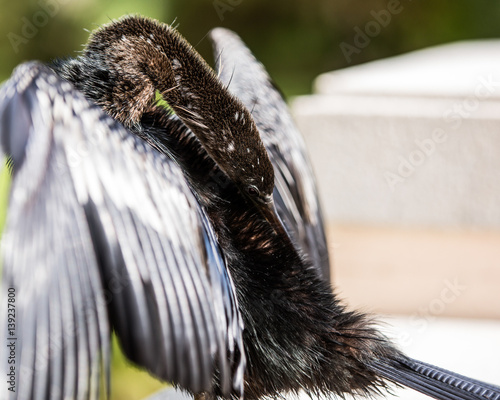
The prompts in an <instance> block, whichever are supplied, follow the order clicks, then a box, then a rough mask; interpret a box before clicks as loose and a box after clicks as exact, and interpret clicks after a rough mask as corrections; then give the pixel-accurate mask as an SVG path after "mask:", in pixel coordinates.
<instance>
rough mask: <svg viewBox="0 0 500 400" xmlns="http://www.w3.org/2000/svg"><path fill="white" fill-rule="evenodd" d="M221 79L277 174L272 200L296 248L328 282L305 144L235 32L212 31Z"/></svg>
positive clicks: (277, 94)
mask: <svg viewBox="0 0 500 400" xmlns="http://www.w3.org/2000/svg"><path fill="white" fill-rule="evenodd" d="M210 35H211V39H212V41H213V43H214V54H215V58H216V67H217V72H218V74H219V78H220V80H221V81H222V82H223V83H224V84H225V85H227V86H228V89H229V91H230V92H232V93H233V94H234V95H235V96H236V97H238V98H239V99H240V100H241V101H242V102H243V104H244V105H245V107H247V108H248V109H249V110H250V112H251V114H252V117H253V118H254V120H255V123H256V124H257V127H258V129H259V132H260V135H261V138H262V141H263V142H264V146H265V147H266V149H267V152H268V153H269V157H270V158H271V162H272V164H273V166H274V171H275V185H276V186H275V190H274V202H275V204H276V209H277V211H278V215H279V216H280V218H281V220H282V221H283V222H284V224H285V227H286V229H287V231H288V233H289V234H290V236H291V238H292V240H293V241H294V242H295V244H296V246H297V247H298V248H299V249H301V251H302V252H303V253H304V255H305V256H306V257H307V258H308V259H309V260H310V261H311V262H312V264H313V265H314V266H315V267H316V268H317V269H318V270H319V271H320V272H321V274H322V276H323V277H325V278H326V279H327V280H329V279H330V264H329V257H328V247H327V242H326V238H325V232H324V227H323V218H322V214H321V208H320V204H319V201H318V194H317V189H316V183H315V178H314V174H313V172H312V168H311V164H310V162H309V158H308V156H307V154H306V150H305V145H304V141H303V139H302V137H301V135H300V133H299V131H298V130H297V128H296V126H295V124H294V122H293V120H292V117H291V115H290V112H289V111H288V107H287V105H286V103H285V101H284V100H283V97H282V96H281V94H280V92H279V91H278V90H277V89H276V87H275V86H274V84H273V83H272V81H271V79H270V78H269V75H268V74H267V72H266V70H265V69H264V67H263V65H262V64H261V63H260V62H259V61H257V60H256V59H255V57H254V56H253V55H252V53H251V52H250V50H249V49H248V48H247V47H246V46H245V44H244V43H243V42H242V41H241V39H240V38H239V37H238V36H237V35H236V34H235V33H233V32H231V31H229V30H227V29H223V28H217V29H214V30H212V32H211V34H210Z"/></svg>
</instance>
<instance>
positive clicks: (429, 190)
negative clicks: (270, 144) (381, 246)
mask: <svg viewBox="0 0 500 400" xmlns="http://www.w3.org/2000/svg"><path fill="white" fill-rule="evenodd" d="M316 88H317V91H318V92H319V93H320V94H318V95H312V96H303V97H299V98H297V99H295V101H294V102H293V104H292V108H293V112H294V115H295V118H296V121H297V123H298V125H299V128H300V129H301V131H302V132H303V134H304V136H305V139H306V143H307V145H308V148H309V151H310V153H311V155H312V161H313V166H314V168H315V170H316V173H317V176H318V181H319V187H320V191H321V194H322V199H323V206H324V209H325V212H326V215H327V218H328V219H329V220H330V221H334V222H342V223H353V222H354V223H358V224H359V223H361V224H366V223H367V224H388V225H396V226H401V225H407V226H435V227H479V228H487V229H498V228H500V42H498V41H487V42H484V43H483V42H472V43H469V42H466V43H458V44H453V45H448V46H441V47H438V48H433V49H428V50H423V51H419V52H415V53H411V54H408V55H404V56H399V57H395V58H392V59H387V60H381V61H376V62H372V63H368V64H365V65H361V66H356V67H352V68H348V69H345V70H340V71H335V72H332V73H328V74H325V75H322V76H320V77H319V78H318V80H317V84H316Z"/></svg>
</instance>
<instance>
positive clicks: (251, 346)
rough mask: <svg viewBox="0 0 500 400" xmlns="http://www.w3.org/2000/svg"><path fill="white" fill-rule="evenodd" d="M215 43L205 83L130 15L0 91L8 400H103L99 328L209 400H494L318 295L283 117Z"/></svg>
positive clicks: (297, 167) (174, 46) (310, 209)
mask: <svg viewBox="0 0 500 400" xmlns="http://www.w3.org/2000/svg"><path fill="white" fill-rule="evenodd" d="M212 38H213V40H214V42H215V43H216V53H217V54H218V55H219V63H220V65H221V67H220V68H219V76H217V75H215V74H214V73H213V72H212V70H211V69H210V68H209V67H208V65H207V64H206V63H205V62H204V61H203V60H202V59H201V57H199V55H198V54H197V53H196V52H195V50H194V49H193V48H192V47H191V46H190V45H189V44H188V43H187V42H186V41H185V40H184V39H183V38H182V37H181V36H180V35H179V34H178V33H177V32H176V31H175V30H174V29H172V28H171V27H169V26H167V25H163V24H159V23H157V22H155V21H152V20H149V19H145V18H141V17H127V18H124V19H122V20H120V21H117V22H113V23H112V24H110V25H107V26H105V27H103V28H101V29H100V30H98V31H97V32H96V33H94V34H93V35H92V37H91V39H90V41H89V44H88V45H87V47H86V49H85V51H84V52H83V54H82V55H81V56H80V57H78V58H75V59H69V60H62V61H57V62H55V63H53V64H52V65H50V66H43V65H40V64H37V63H31V64H25V65H22V66H20V67H19V68H18V69H17V71H16V73H14V75H13V77H12V78H11V80H10V81H9V82H8V83H7V84H6V85H5V86H4V87H3V88H2V97H1V98H2V100H1V101H0V120H1V121H2V124H1V125H0V129H1V130H0V139H1V142H0V143H1V146H2V150H3V152H4V153H6V154H8V155H10V156H11V157H12V160H13V165H14V179H13V185H12V190H11V204H10V210H9V216H8V221H7V228H6V232H5V239H4V241H3V260H4V277H3V289H4V290H6V289H7V288H9V287H13V288H15V289H16V291H17V293H18V298H19V299H20V300H19V302H20V304H19V308H18V318H19V319H18V328H17V329H18V330H17V335H18V336H19V342H18V343H19V346H18V350H19V352H18V354H17V357H18V358H17V361H18V363H19V364H18V365H20V366H21V368H23V367H24V368H26V370H27V372H26V373H25V374H24V376H23V374H22V373H20V375H19V381H18V382H17V383H18V387H17V389H18V391H17V392H16V393H12V392H11V393H9V394H10V396H11V398H18V399H28V398H34V399H43V398H51V396H52V398H63V397H64V396H66V397H69V398H77V399H80V398H82V399H85V398H97V397H98V396H99V390H100V379H99V377H100V375H101V374H102V373H106V370H107V366H108V361H109V360H108V353H109V331H110V329H113V330H114V331H115V332H116V334H117V336H118V338H119V339H120V343H121V345H122V347H123V349H124V351H125V354H126V355H127V356H128V357H129V358H130V359H131V360H132V361H134V362H135V363H137V364H139V365H141V366H143V367H145V368H147V369H148V370H149V371H150V372H152V373H153V374H154V375H156V376H158V377H159V378H161V379H164V380H166V381H171V382H174V383H176V384H177V385H179V386H180V387H182V388H185V389H187V390H189V391H191V392H192V393H195V394H198V395H203V396H208V397H211V396H213V395H217V396H223V397H230V396H240V395H242V394H243V393H244V395H245V397H246V398H259V397H262V396H265V395H270V396H277V395H279V394H280V393H283V392H288V391H298V390H300V389H304V390H306V391H308V392H309V393H325V394H338V395H344V394H363V395H370V394H374V393H377V392H379V391H381V390H383V389H384V388H386V387H387V384H388V383H389V382H397V383H401V384H404V385H407V386H410V387H413V388H415V389H417V390H420V391H422V392H424V393H426V394H429V395H430V396H432V397H435V398H437V399H489V400H499V399H500V389H499V388H497V387H496V386H492V385H487V384H483V383H481V382H477V381H474V380H470V379H468V378H464V377H461V376H459V375H456V374H454V373H451V372H446V371H442V370H439V369H437V368H435V367H432V366H427V365H426V364H423V363H420V362H419V361H415V360H412V359H410V358H408V357H406V356H405V355H403V354H401V353H400V352H399V351H398V350H397V349H395V348H394V347H393V345H392V344H391V343H390V342H389V341H388V340H387V339H386V338H385V337H384V336H383V335H381V334H380V333H379V332H378V331H377V330H376V328H375V327H374V325H373V324H372V322H371V320H370V318H369V317H367V316H366V315H363V314H361V313H357V312H353V311H349V310H347V309H346V307H345V306H344V305H343V304H342V303H341V302H340V301H339V300H338V299H337V297H336V296H335V295H334V294H333V293H332V290H331V287H330V285H329V283H328V280H326V279H324V278H325V277H328V252H327V248H326V240H325V236H324V232H323V226H322V220H321V211H320V208H319V205H318V201H317V199H316V188H315V184H314V179H313V176H312V173H311V169H310V166H309V163H308V160H307V157H306V156H305V151H304V146H303V143H302V141H301V139H300V136H299V134H298V132H297V131H296V129H295V127H294V126H293V123H292V121H291V118H290V116H289V114H288V111H287V109H286V106H285V103H284V102H283V100H282V99H281V97H280V95H279V93H278V92H277V91H276V89H275V88H274V87H273V85H272V83H271V81H270V80H269V78H268V76H267V74H266V73H265V71H264V70H263V68H262V66H261V65H260V64H259V63H258V62H257V61H256V60H255V59H254V58H253V56H252V55H251V54H250V52H249V51H248V50H247V49H246V48H245V47H244V45H243V44H242V43H241V42H240V41H239V39H238V38H237V37H236V36H235V35H234V34H232V33H230V32H228V31H225V30H215V31H214V32H213V33H212ZM68 82H69V83H68ZM156 91H159V92H160V94H161V95H162V97H163V98H164V99H165V100H166V101H167V102H168V104H169V106H170V107H171V109H172V110H173V112H172V110H168V109H166V108H165V107H163V106H161V105H158V104H156V103H155V98H156ZM231 92H232V93H231ZM249 110H252V111H251V112H250V111H249ZM110 117H112V118H113V119H112V118H110ZM275 184H276V185H275ZM273 192H274V201H273V196H272V193H273ZM2 301H3V300H2ZM4 308H5V307H3V309H4ZM2 312H3V313H4V312H5V311H2ZM0 317H1V318H4V317H5V315H3V314H2V315H0ZM2 321H5V318H4V319H2ZM66 325H69V326H70V327H71V328H72V329H66V328H67V326H66ZM2 335H5V329H3V331H2ZM0 356H3V354H0ZM3 359H5V357H4V358H3ZM39 360H42V361H43V363H44V364H43V365H44V368H32V366H34V365H36V363H37V362H38V361H39Z"/></svg>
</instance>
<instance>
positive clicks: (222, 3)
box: [0, 0, 500, 400]
mask: <svg viewBox="0 0 500 400" xmlns="http://www.w3.org/2000/svg"><path fill="white" fill-rule="evenodd" d="M391 7H392V8H395V7H396V8H397V9H398V10H400V11H399V12H398V13H397V14H391V20H390V22H388V23H387V24H386V26H384V27H381V28H380V32H379V33H377V34H376V35H374V36H373V37H372V38H370V41H369V44H368V45H367V46H366V47H363V48H358V50H359V51H356V52H354V53H352V54H350V56H349V57H346V56H345V54H344V53H343V51H342V49H341V44H342V43H344V44H347V45H351V46H353V45H355V43H354V39H355V35H356V32H357V29H361V30H364V29H365V27H366V26H367V25H366V24H369V23H370V22H372V21H374V19H375V17H374V15H375V14H377V15H380V12H382V10H389V9H390V8H391ZM0 9H1V10H2V12H1V14H0V60H1V62H0V82H1V81H3V80H5V79H7V78H8V76H9V75H10V74H11V72H12V69H13V68H14V67H15V66H16V65H18V64H19V63H21V62H23V61H27V60H33V59H37V60H42V61H49V60H51V59H54V58H57V57H67V56H75V55H77V54H78V51H79V50H81V49H82V45H83V44H84V43H85V42H86V40H87V38H88V35H89V31H92V30H93V29H95V28H96V27H97V26H99V25H101V24H103V23H106V22H109V21H110V20H111V19H113V18H118V17H120V16H121V15H124V14H128V13H139V14H143V15H147V16H149V17H153V18H156V19H158V20H161V21H164V22H167V23H171V22H173V21H174V20H175V23H176V24H177V25H178V29H179V31H180V32H181V33H182V34H183V35H184V36H185V37H186V38H187V39H188V40H189V41H190V42H191V43H192V44H193V45H194V46H195V47H196V48H197V49H198V51H200V52H201V54H202V55H203V56H204V57H205V58H206V59H207V60H209V62H210V63H211V62H212V55H211V50H210V44H209V41H208V39H207V37H206V34H207V32H208V31H209V30H210V29H211V28H213V27H216V26H225V27H228V28H230V29H232V30H234V31H236V32H237V33H238V34H240V36H242V38H243V39H244V40H245V41H246V43H247V44H248V45H249V47H250V48H251V49H252V50H253V51H254V53H255V54H256V56H257V57H258V58H259V59H260V60H261V61H262V62H263V63H264V65H265V66H266V67H267V68H268V70H269V72H270V74H271V76H273V77H274V79H275V81H276V82H277V84H278V86H280V87H281V88H282V90H283V92H284V93H285V95H286V96H293V95H298V94H305V93H309V92H310V91H311V84H312V81H313V79H314V77H316V76H317V75H318V74H319V73H321V72H325V71H330V70H333V69H338V68H344V67H347V66H350V65H355V64H359V63H363V62H366V61H370V60H373V59H378V58H383V57H388V56H392V55H396V54H400V53H404V52H407V51H411V50H415V49H419V48H423V47H427V46H432V45H436V44H440V43H445V42H451V41H457V40H465V39H476V38H497V37H500V23H499V21H500V2H495V1H491V0H442V1H430V0H429V1H428V0H423V1H417V0H415V1H411V0H402V1H400V2H398V1H397V0H389V1H387V0H363V1H353V0H337V1H333V0H275V1H273V2H270V1H264V0H170V1H165V0H163V1H160V0H155V1H141V2H139V1H131V0H121V1H109V0H99V1H98V0H79V1H76V0H74V1H72V0H28V1H26V0H24V1H18V2H14V1H7V0H0ZM7 188H8V177H7V174H6V173H5V170H4V171H2V172H1V175H0V230H1V226H2V225H3V219H4V215H5V208H6V198H7V194H6V192H7V190H8V189H7ZM114 348H115V352H114V367H113V385H112V387H113V399H120V400H128V399H130V400H132V399H133V400H136V399H140V398H142V397H144V396H146V395H147V394H148V393H151V392H153V391H155V390H157V389H158V388H160V387H161V384H160V383H159V382H157V381H155V380H153V379H152V378H150V377H148V375H147V374H146V373H144V372H140V371H138V370H137V369H135V368H134V367H131V366H130V365H129V364H128V363H127V362H126V361H125V359H124V357H123V356H122V355H121V354H120V353H119V351H116V350H117V348H118V347H117V345H116V342H115V345H114Z"/></svg>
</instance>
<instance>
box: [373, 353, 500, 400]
mask: <svg viewBox="0 0 500 400" xmlns="http://www.w3.org/2000/svg"><path fill="white" fill-rule="evenodd" d="M373 368H374V370H375V371H377V372H378V373H379V374H380V375H381V376H383V377H384V378H386V379H388V380H391V381H393V382H395V383H398V384H401V385H404V386H407V387H409V388H412V389H414V390H417V391H419V392H421V393H424V394H426V395H428V396H430V397H433V398H435V399H438V400H500V387H498V386H495V385H491V384H488V383H484V382H481V381H478V380H475V379H471V378H467V377H465V376H463V375H460V374H456V373H454V372H450V371H447V370H445V369H442V368H438V367H434V366H433V365H430V364H426V363H423V362H421V361H417V360H414V359H411V358H409V357H398V358H397V359H386V360H379V361H377V362H375V363H374V364H373Z"/></svg>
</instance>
